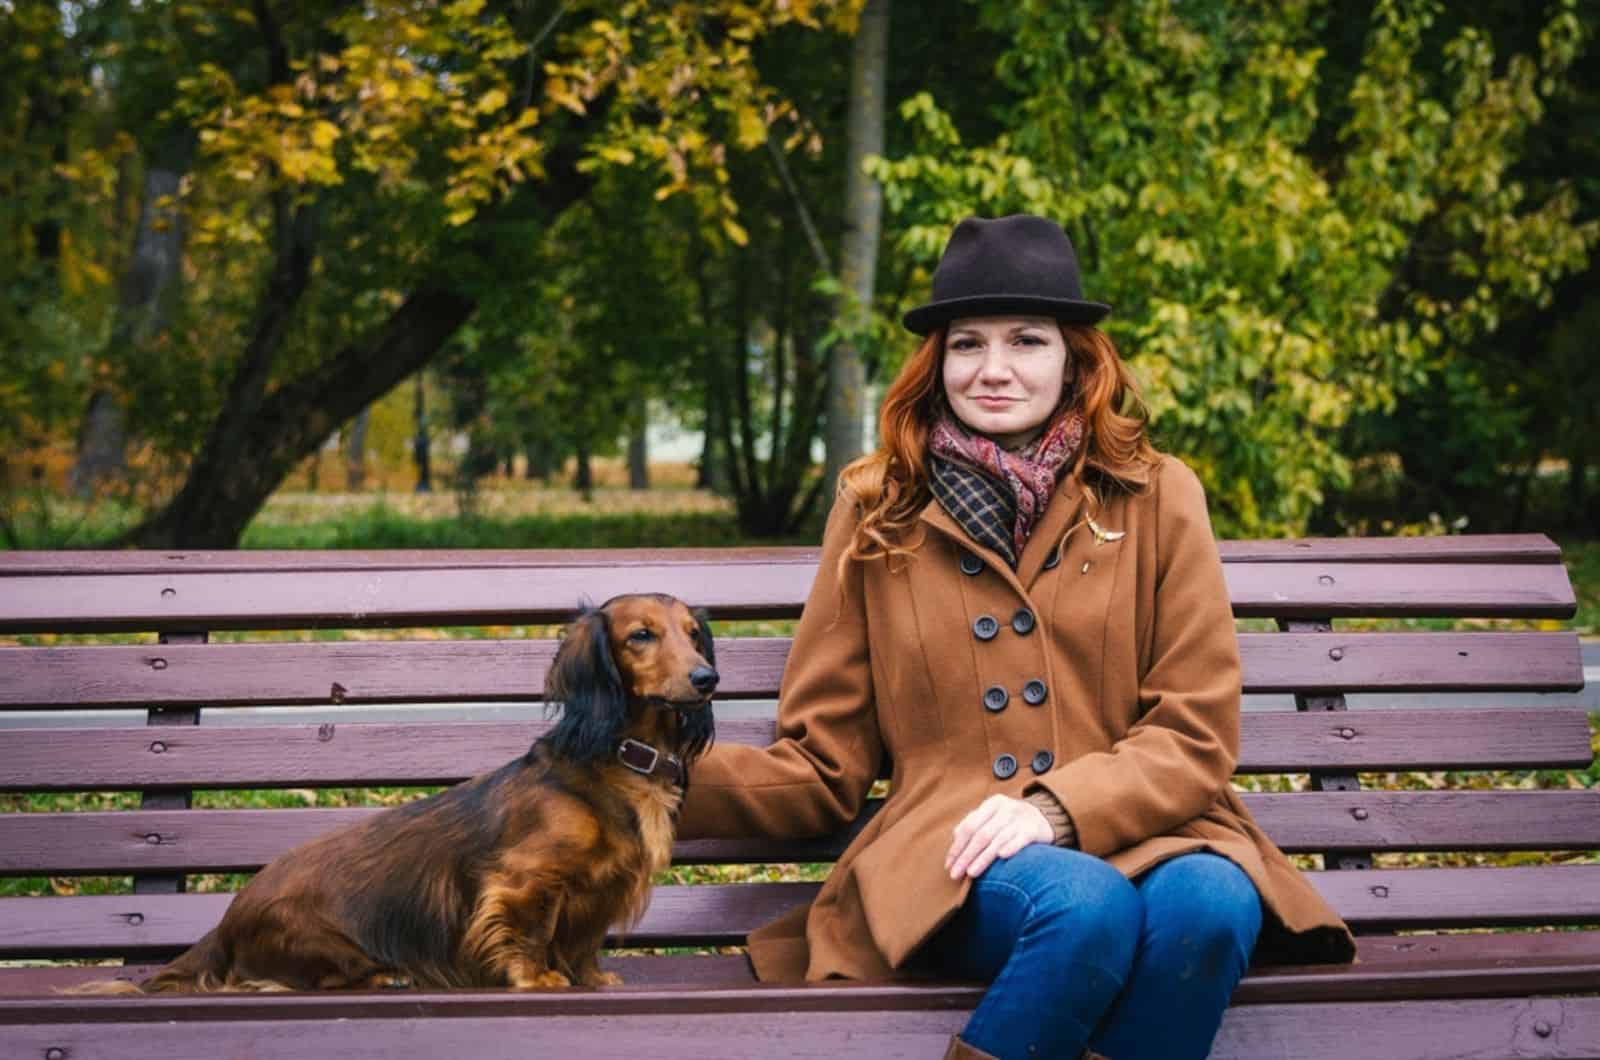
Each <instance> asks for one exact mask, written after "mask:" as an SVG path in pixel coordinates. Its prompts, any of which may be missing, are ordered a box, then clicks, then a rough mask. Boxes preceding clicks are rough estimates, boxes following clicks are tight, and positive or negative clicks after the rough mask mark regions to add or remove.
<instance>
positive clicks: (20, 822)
mask: <svg viewBox="0 0 1600 1060" xmlns="http://www.w3.org/2000/svg"><path fill="white" fill-rule="evenodd" d="M1244 802H1245V805H1246V806H1247V807H1248V808H1249V810H1250V813H1251V815H1252V816H1253V817H1254V818H1255V819H1256V821H1257V823H1258V824H1260V825H1261V827H1262V828H1263V829H1264V830H1265V831H1266V832H1267V834H1269V835H1271V836H1272V837H1273V839H1274V841H1275V842H1277V843H1278V845H1279V846H1280V847H1282V848H1283V849H1284V850H1286V851H1317V850H1394V851H1415V850H1573V849H1576V850H1584V849H1590V848H1596V847H1600V789H1597V790H1591V791H1425V792H1414V791H1401V792H1396V791H1326V792H1296V793H1292V794H1270V795H1263V794H1247V795H1245V796H1244ZM377 812H379V811H377V810H373V809H279V810H177V811H172V810H169V811H160V810H154V811H145V810H138V811H128V812H111V813H104V812H96V813H65V814H44V813H16V814H6V815H3V816H0V874H5V875H13V876H15V875H26V876H39V875H68V874H86V875H98V874H116V873H126V872H160V871H175V870H183V871H186V872H236V871H246V870H251V869H255V868H257V867H259V866H261V865H263V864H265V863H266V862H268V861H270V860H272V859H273V858H275V857H277V856H278V855H279V854H281V853H283V852H284V851H286V850H288V849H289V848H290V847H293V846H296V845H298V844H300V843H303V842H306V841H307V840H309V839H312V838H314V837H316V836H318V835H321V834H323V833H324V832H327V831H329V830H330V829H333V828H337V827H340V826H343V825H349V824H353V823H355V822H357V821H361V820H365V819H367V818H368V817H370V816H371V815H372V814H374V813H377ZM841 843H842V841H840V840H836V841H834V842H829V843H817V844H795V843H788V842H784V841H781V840H772V839H763V838H749V839H727V840H717V841H715V842H712V841H699V842H697V843H695V844H693V845H689V844H681V845H680V846H679V848H678V849H677V850H676V851H675V856H676V857H677V859H678V860H679V862H680V863H683V864H690V863H696V862H705V861H710V862H718V863H721V862H755V863H766V862H787V861H797V860H819V859H825V858H826V857H827V856H829V855H831V854H836V853H837V852H838V851H839V850H840V849H841Z"/></svg>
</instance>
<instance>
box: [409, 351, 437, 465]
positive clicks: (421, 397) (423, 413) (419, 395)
mask: <svg viewBox="0 0 1600 1060" xmlns="http://www.w3.org/2000/svg"><path fill="white" fill-rule="evenodd" d="M425 375H426V373H425V372H421V371H419V372H417V382H416V400H415V402H413V404H412V406H411V422H412V429H413V431H414V433H413V434H412V436H411V458H412V460H414V461H415V462H416V465H417V492H418V493H432V492H433V447H432V445H431V444H430V442H429V441H428V399H427V386H426V384H425V383H424V381H423V380H424V376H425Z"/></svg>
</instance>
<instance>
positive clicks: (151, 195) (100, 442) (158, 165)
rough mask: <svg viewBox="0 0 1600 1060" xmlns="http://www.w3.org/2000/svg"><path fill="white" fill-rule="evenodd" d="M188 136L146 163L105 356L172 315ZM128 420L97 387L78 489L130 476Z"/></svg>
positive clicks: (78, 492) (77, 472) (77, 471)
mask: <svg viewBox="0 0 1600 1060" xmlns="http://www.w3.org/2000/svg"><path fill="white" fill-rule="evenodd" d="M187 139H188V133H187V132H184V133H183V134H181V135H179V134H174V136H173V137H172V142H171V143H170V144H169V145H168V146H166V147H165V148H164V149H163V150H161V152H160V154H161V155H162V156H163V157H160V158H153V159H152V160H151V161H150V162H149V164H148V168H146V170H145V174H144V188H143V190H142V192H141V194H140V200H139V222H138V227H137V229H136V230H135V234H134V240H133V252H132V254H130V255H129V257H128V263H127V265H126V267H125V268H124V269H123V273H122V281H121V284H120V285H119V286H120V291H119V294H118V302H117V315H116V318H115V319H114V320H113V322H112V325H111V338H110V340H109V342H108V343H107V347H106V351H105V355H104V356H105V359H106V360H117V361H124V362H125V361H127V360H128V359H129V358H130V357H131V356H132V354H133V352H134V351H135V350H137V349H138V348H139V347H142V346H144V345H145V344H146V343H148V342H149V341H150V340H151V339H153V338H155V337H156V336H157V335H159V334H160V333H161V332H163V331H165V330H166V329H167V325H168V323H169V321H170V319H171V315H172V307H173V306H174V305H175V304H176V302H177V298H178V292H179V290H180V281H181V278H182V272H181V265H182V263H183V239H184V231H183V211H182V210H181V209H180V208H179V206H178V202H177V197H178V186H179V183H180V181H181V180H182V173H183V170H184V169H186V168H187V166H188V156H189V145H188V143H187ZM125 420H126V416H125V414H124V412H123V409H122V406H121V405H120V404H119V403H118V400H117V398H116V396H115V395H114V394H113V393H112V391H111V390H110V389H109V388H107V387H105V386H96V387H95V388H94V390H93V391H92V392H91V393H90V395H89V405H88V409H87V410H86V411H85V412H84V416H83V426H82V427H81V428H80V429H79V431H78V456H77V459H76V460H75V461H74V463H73V465H72V471H71V472H70V473H69V474H68V477H67V485H68V488H70V489H71V490H72V492H73V494H74V495H75V496H78V497H89V496H91V495H92V494H93V493H94V492H95V491H96V489H98V488H99V487H100V486H101V485H102V484H104V483H106V482H110V481H115V480H118V479H121V478H123V477H124V476H125V473H126V471H127V428H126V426H125Z"/></svg>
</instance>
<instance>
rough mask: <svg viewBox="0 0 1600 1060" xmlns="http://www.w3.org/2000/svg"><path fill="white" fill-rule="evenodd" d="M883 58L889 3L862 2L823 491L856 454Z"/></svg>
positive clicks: (879, 211)
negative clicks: (838, 337) (870, 164)
mask: <svg viewBox="0 0 1600 1060" xmlns="http://www.w3.org/2000/svg"><path fill="white" fill-rule="evenodd" d="M888 58H889V0H867V3H866V6H865V7H863V8H862V10H861V25H860V28H859V29H857V30H856V39H855V47H854V49H853V52H852V56H851V63H850V120H849V132H848V150H847V157H846V162H845V165H846V173H847V176H846V182H845V224H844V246H843V251H842V254H841V255H840V263H839V271H840V277H839V279H840V283H841V285H842V287H843V288H844V295H843V298H842V300H841V305H840V307H839V312H840V316H841V318H842V322H843V324H844V327H843V328H842V329H841V330H842V331H843V333H844V335H845V338H844V340H843V341H840V342H838V343H836V344H835V345H834V348H833V355H832V358H831V360H830V362H829V365H828V414H827V431H828V433H827V445H826V453H827V460H826V463H825V467H824V471H823V481H824V484H825V485H827V486H829V487H830V488H831V485H832V483H834V482H835V481H836V480H837V479H838V476H839V472H840V471H841V470H843V468H844V466H845V465H846V464H848V463H849V462H850V461H852V460H854V459H855V458H856V457H858V456H860V455H861V449H862V439H861V435H862V421H863V405H864V396H863V395H864V392H865V390H866V382H867V380H866V371H865V370H864V368H863V366H862V363H861V350H860V348H859V346H858V345H857V341H858V340H857V339H856V338H854V337H855V336H859V335H862V334H864V333H865V331H866V326H867V322H868V320H869V319H870V317H871V313H872V295H873V283H874V280H875V279H876V277H877V272H878V235H879V232H880V230H881V228H882V222H883V188H882V187H881V186H879V184H878V182H877V181H875V180H873V179H872V178H870V177H868V176H867V175H866V173H865V172H863V169H862V167H863V165H864V164H865V162H866V159H867V157H868V156H869V155H882V154H883V109H884V105H883V97H884V75H885V72H886V71H887V69H888V65H889V62H888Z"/></svg>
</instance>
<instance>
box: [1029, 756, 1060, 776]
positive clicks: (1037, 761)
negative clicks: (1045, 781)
mask: <svg viewBox="0 0 1600 1060" xmlns="http://www.w3.org/2000/svg"><path fill="white" fill-rule="evenodd" d="M1028 764H1029V765H1031V766H1033V771H1034V772H1035V773H1043V772H1045V771H1046V770H1048V769H1049V768H1050V767H1051V766H1053V765H1055V764H1056V756H1055V755H1053V754H1051V753H1050V752H1049V751H1040V752H1039V753H1038V754H1036V755H1034V756H1033V761H1032V762H1029V763H1028Z"/></svg>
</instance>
